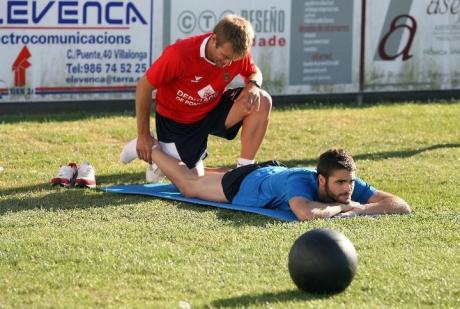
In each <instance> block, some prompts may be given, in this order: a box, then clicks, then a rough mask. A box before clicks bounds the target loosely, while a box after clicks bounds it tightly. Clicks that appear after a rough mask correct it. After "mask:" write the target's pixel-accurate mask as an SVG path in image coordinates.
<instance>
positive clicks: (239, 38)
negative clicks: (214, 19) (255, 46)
mask: <svg viewBox="0 0 460 309" xmlns="http://www.w3.org/2000/svg"><path fill="white" fill-rule="evenodd" d="M213 33H214V34H215V35H216V38H217V46H222V44H225V43H227V42H230V43H232V46H233V52H234V53H235V54H236V55H237V56H239V57H243V56H244V55H245V54H246V53H248V52H249V51H250V50H251V46H252V42H253V40H254V29H252V25H251V23H250V22H249V21H247V20H246V19H244V18H243V17H241V16H237V15H227V16H225V17H224V18H222V19H221V20H220V21H219V22H218V23H217V25H216V26H215V27H214V30H213Z"/></svg>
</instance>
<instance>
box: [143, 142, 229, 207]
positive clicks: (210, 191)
mask: <svg viewBox="0 0 460 309" xmlns="http://www.w3.org/2000/svg"><path fill="white" fill-rule="evenodd" d="M152 159H153V161H155V163H156V164H157V165H158V166H159V167H160V169H161V171H162V172H163V173H164V174H165V175H166V177H168V178H169V180H171V182H172V183H174V184H175V185H176V186H177V188H178V189H179V191H180V192H181V193H182V194H183V195H185V196H187V197H197V198H201V199H204V200H208V201H212V202H228V200H227V198H226V197H225V194H224V191H223V190H222V177H223V175H224V174H225V173H219V172H215V173H211V174H205V175H203V176H198V175H197V174H196V172H194V171H193V170H190V169H188V167H187V166H186V165H185V164H184V163H182V162H180V161H179V160H177V159H175V158H173V157H170V156H168V155H167V154H165V153H164V152H162V151H161V150H160V149H159V147H156V148H154V149H153V150H152Z"/></svg>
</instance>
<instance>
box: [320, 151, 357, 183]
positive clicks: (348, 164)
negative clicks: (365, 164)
mask: <svg viewBox="0 0 460 309" xmlns="http://www.w3.org/2000/svg"><path fill="white" fill-rule="evenodd" d="M343 169H344V170H347V171H350V172H352V171H355V170H356V165H355V161H353V158H352V156H351V155H350V154H348V153H347V152H346V151H345V150H343V149H338V148H333V149H329V150H328V151H326V152H324V153H323V154H321V155H320V156H319V159H318V165H317V166H316V170H317V172H318V174H320V175H323V176H324V177H326V178H329V176H331V175H332V173H333V172H334V171H336V170H343Z"/></svg>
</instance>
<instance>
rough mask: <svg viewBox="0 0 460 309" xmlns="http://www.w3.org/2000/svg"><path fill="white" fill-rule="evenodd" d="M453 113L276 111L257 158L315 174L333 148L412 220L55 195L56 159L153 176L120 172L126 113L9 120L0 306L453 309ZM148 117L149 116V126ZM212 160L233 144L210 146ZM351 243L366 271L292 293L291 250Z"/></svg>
mask: <svg viewBox="0 0 460 309" xmlns="http://www.w3.org/2000/svg"><path fill="white" fill-rule="evenodd" d="M459 121H460V103H444V104H434V103H433V104H411V103H400V104H386V105H374V106H361V107H359V106H351V107H346V106H329V107H321V106H310V107H309V106H305V107H303V106H294V107H289V108H275V110H274V111H273V113H272V117H271V124H270V128H269V133H268V135H267V137H266V140H265V142H264V144H263V145H262V149H261V150H260V152H259V155H258V159H259V160H260V161H262V160H268V159H274V158H276V159H278V160H280V161H282V162H284V163H285V164H287V165H288V166H299V165H305V166H312V165H314V164H315V161H316V158H317V156H318V155H319V154H320V153H321V152H323V151H324V150H326V149H328V148H330V147H333V146H340V147H343V148H346V149H347V150H349V151H350V152H351V153H352V154H353V155H354V157H355V160H356V163H357V166H358V175H359V176H360V177H362V178H363V179H365V180H367V181H368V182H370V183H371V184H373V185H374V186H376V187H377V188H379V189H381V190H385V191H390V192H393V193H395V194H397V195H399V196H401V197H403V198H404V199H405V200H407V201H408V202H409V204H410V205H411V206H412V209H413V211H414V215H412V216H384V217H377V218H369V217H361V218H353V219H329V220H313V221H308V222H302V223H300V222H296V223H284V222H281V221H277V220H273V219H270V218H267V217H263V216H259V215H254V214H248V213H239V212H232V211H227V210H220V209H214V208H207V207H200V206H193V205H187V204H182V203H173V202H167V201H162V200H157V199H152V198H146V197H142V196H123V195H117V194H109V193H103V192H101V191H97V190H89V189H87V190H83V189H63V188H53V187H51V186H50V184H49V180H50V178H51V177H52V176H53V175H54V174H55V173H56V171H57V169H58V167H59V165H61V164H67V163H68V162H69V161H76V162H78V163H80V162H82V161H83V160H89V161H90V162H91V163H92V164H93V165H94V166H95V168H96V175H97V181H98V185H100V186H107V185H111V184H119V183H138V182H143V181H144V172H145V165H144V164H143V163H142V162H139V161H137V162H133V163H132V164H129V165H126V166H124V165H122V164H121V163H119V159H118V158H119V152H120V150H121V148H122V146H123V145H124V143H125V142H127V141H128V140H130V139H131V138H132V137H133V136H134V134H135V120H134V117H133V115H132V114H100V115H81V114H70V115H47V116H0V139H1V143H0V166H3V168H4V170H3V171H2V172H0V308H27V307H32V308H77V307H83V308H187V307H191V308H203V307H204V308H206V307H208V308H221V307H227V308H246V307H251V308H334V307H340V308H381V307H394V308H415V307H418V308H425V307H436V308H458V307H460V128H459ZM152 122H153V121H152ZM209 148H210V154H211V155H210V157H209V158H208V160H207V165H208V166H220V165H225V166H233V165H234V163H235V160H236V158H237V156H238V150H239V145H238V142H236V141H235V142H225V141H222V140H219V139H215V138H212V139H211V141H210V147H209ZM317 227H328V228H333V229H336V230H338V231H341V232H342V233H344V234H345V235H346V236H347V237H348V238H349V239H350V240H351V241H352V242H353V243H354V245H355V247H356V249H357V252H358V256H359V265H358V272H357V275H356V277H355V279H354V281H353V282H352V284H351V285H350V287H349V288H348V289H347V290H346V291H345V292H343V293H341V294H337V295H329V296H328V295H313V294H307V293H302V292H300V291H298V290H297V289H296V287H295V286H294V284H293V282H292V281H291V279H290V277H289V273H288V271H287V255H288V252H289V249H290V247H291V245H292V243H293V241H294V240H295V239H296V238H297V237H298V236H300V235H301V234H302V233H304V232H306V231H308V230H310V229H313V228H317Z"/></svg>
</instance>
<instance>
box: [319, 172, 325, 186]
mask: <svg viewBox="0 0 460 309" xmlns="http://www.w3.org/2000/svg"><path fill="white" fill-rule="evenodd" d="M318 181H319V185H320V186H324V185H325V184H326V177H324V176H323V175H321V174H318Z"/></svg>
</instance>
